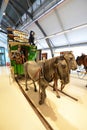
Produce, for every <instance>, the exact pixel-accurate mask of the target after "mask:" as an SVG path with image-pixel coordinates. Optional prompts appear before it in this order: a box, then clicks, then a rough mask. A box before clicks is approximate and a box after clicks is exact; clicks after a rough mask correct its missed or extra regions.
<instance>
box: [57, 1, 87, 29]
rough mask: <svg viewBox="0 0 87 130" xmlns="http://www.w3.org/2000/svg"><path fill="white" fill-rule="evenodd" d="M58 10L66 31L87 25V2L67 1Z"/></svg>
mask: <svg viewBox="0 0 87 130" xmlns="http://www.w3.org/2000/svg"><path fill="white" fill-rule="evenodd" d="M56 10H57V11H58V14H59V16H60V19H61V21H62V25H63V27H64V30H66V29H69V28H71V27H75V26H77V25H81V24H84V23H87V0H66V2H64V4H62V5H61V6H60V7H59V8H56Z"/></svg>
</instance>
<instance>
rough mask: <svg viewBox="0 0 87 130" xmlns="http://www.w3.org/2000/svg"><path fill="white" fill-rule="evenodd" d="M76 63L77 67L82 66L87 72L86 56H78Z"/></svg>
mask: <svg viewBox="0 0 87 130" xmlns="http://www.w3.org/2000/svg"><path fill="white" fill-rule="evenodd" d="M76 62H77V64H78V65H79V66H81V65H83V66H84V69H85V70H86V72H87V55H85V54H82V55H81V56H78V57H77V59H76Z"/></svg>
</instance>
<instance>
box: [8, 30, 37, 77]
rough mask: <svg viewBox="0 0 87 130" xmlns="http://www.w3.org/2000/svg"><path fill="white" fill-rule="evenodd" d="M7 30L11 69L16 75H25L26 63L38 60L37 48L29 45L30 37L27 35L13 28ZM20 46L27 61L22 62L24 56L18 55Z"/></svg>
mask: <svg viewBox="0 0 87 130" xmlns="http://www.w3.org/2000/svg"><path fill="white" fill-rule="evenodd" d="M7 30H8V50H9V58H10V65H11V69H12V71H13V73H14V75H23V74H24V66H23V65H24V62H25V61H30V60H35V59H36V57H37V47H36V46H35V45H30V44H29V43H28V35H27V34H26V33H24V32H22V31H18V30H13V29H12V28H7ZM19 46H20V48H21V50H22V52H23V54H24V58H25V61H22V60H23V59H22V56H21V55H19V54H18V47H19Z"/></svg>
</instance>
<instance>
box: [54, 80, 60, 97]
mask: <svg viewBox="0 0 87 130" xmlns="http://www.w3.org/2000/svg"><path fill="white" fill-rule="evenodd" d="M54 89H55V91H56V94H57V97H58V98H60V95H59V93H58V89H57V79H54Z"/></svg>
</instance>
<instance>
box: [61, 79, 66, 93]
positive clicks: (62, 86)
mask: <svg viewBox="0 0 87 130" xmlns="http://www.w3.org/2000/svg"><path fill="white" fill-rule="evenodd" d="M64 87H65V84H64V82H63V80H61V91H62V90H63V89H64Z"/></svg>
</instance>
